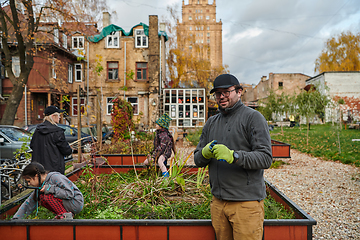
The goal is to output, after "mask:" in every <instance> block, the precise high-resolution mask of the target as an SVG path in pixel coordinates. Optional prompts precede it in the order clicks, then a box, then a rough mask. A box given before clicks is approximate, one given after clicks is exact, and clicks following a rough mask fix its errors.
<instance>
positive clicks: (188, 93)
mask: <svg viewBox="0 0 360 240" xmlns="http://www.w3.org/2000/svg"><path fill="white" fill-rule="evenodd" d="M185 102H186V103H190V90H185Z"/></svg>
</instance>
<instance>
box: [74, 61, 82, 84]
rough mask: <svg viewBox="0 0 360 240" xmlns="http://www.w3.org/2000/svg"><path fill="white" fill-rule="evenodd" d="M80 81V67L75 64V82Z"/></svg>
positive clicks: (78, 64)
mask: <svg viewBox="0 0 360 240" xmlns="http://www.w3.org/2000/svg"><path fill="white" fill-rule="evenodd" d="M81 81H82V65H81V64H80V63H76V64H75V82H81Z"/></svg>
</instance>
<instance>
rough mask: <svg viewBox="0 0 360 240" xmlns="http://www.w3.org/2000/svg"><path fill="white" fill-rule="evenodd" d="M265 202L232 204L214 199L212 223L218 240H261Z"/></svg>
mask: <svg viewBox="0 0 360 240" xmlns="http://www.w3.org/2000/svg"><path fill="white" fill-rule="evenodd" d="M264 215H265V212H264V201H260V202H259V201H248V202H232V201H225V200H220V199H217V198H216V197H213V199H212V201H211V222H212V225H213V227H214V230H215V234H216V239H217V240H261V239H262V236H263V223H264Z"/></svg>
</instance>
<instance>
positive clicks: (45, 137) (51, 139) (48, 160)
mask: <svg viewBox="0 0 360 240" xmlns="http://www.w3.org/2000/svg"><path fill="white" fill-rule="evenodd" d="M30 148H31V149H32V150H33V153H32V160H31V161H32V162H39V163H41V164H42V165H43V166H44V168H45V170H47V171H50V172H59V173H62V174H64V173H65V161H64V156H67V155H70V154H71V153H72V149H71V148H70V146H69V144H68V143H67V141H66V139H65V135H64V130H63V129H62V128H60V127H58V126H56V125H53V124H51V123H50V122H49V121H44V122H43V123H41V124H39V125H38V126H37V127H36V129H35V132H34V135H33V137H32V139H31V142H30Z"/></svg>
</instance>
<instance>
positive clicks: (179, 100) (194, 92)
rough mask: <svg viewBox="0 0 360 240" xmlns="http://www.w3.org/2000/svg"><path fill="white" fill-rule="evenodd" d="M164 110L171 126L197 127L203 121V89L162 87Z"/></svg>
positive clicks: (204, 113) (202, 123)
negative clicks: (169, 118)
mask: <svg viewBox="0 0 360 240" xmlns="http://www.w3.org/2000/svg"><path fill="white" fill-rule="evenodd" d="M163 95H164V96H165V98H164V112H165V113H167V114H169V116H170V117H171V118H172V119H173V120H172V121H171V124H170V125H171V126H177V127H197V126H203V125H204V123H205V115H206V111H205V96H206V95H205V89H204V88H198V89H171V90H170V89H164V92H163Z"/></svg>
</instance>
